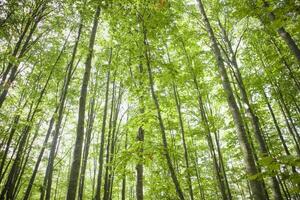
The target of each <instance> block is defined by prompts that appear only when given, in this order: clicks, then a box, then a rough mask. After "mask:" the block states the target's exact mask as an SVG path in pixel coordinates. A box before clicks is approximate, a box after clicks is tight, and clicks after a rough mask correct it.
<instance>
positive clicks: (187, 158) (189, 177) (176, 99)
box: [173, 83, 194, 200]
mask: <svg viewBox="0 0 300 200" xmlns="http://www.w3.org/2000/svg"><path fill="white" fill-rule="evenodd" d="M173 93H174V98H175V103H176V108H177V114H178V119H179V126H180V131H181V139H182V144H183V150H184V160H185V167H186V171H187V174H186V178H187V182H188V186H189V194H190V199H191V200H193V199H194V194H193V187H192V180H191V173H190V170H191V169H190V164H189V154H188V148H187V145H186V140H185V130H184V126H183V119H182V113H181V103H180V96H179V93H178V91H177V87H176V85H175V83H173Z"/></svg>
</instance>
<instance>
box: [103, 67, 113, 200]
mask: <svg viewBox="0 0 300 200" xmlns="http://www.w3.org/2000/svg"><path fill="white" fill-rule="evenodd" d="M115 75H116V73H114V76H113V89H112V97H111V108H110V117H109V125H108V134H107V144H106V166H105V176H104V186H103V189H104V194H103V200H106V199H109V198H108V194H109V185H108V182H109V180H108V176H109V169H110V168H109V165H111V163H110V153H111V152H110V146H111V145H112V143H113V142H112V132H113V130H112V129H113V128H112V127H113V116H114V109H115V103H116V102H115V93H116V92H115V91H116V90H115V89H116V83H115V79H116V76H115Z"/></svg>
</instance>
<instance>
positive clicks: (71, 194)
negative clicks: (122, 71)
mask: <svg viewBox="0 0 300 200" xmlns="http://www.w3.org/2000/svg"><path fill="white" fill-rule="evenodd" d="M99 16H100V6H98V7H97V8H96V13H95V16H94V22H93V28H92V32H91V36H90V41H89V52H88V56H87V59H86V63H85V72H84V75H83V80H82V85H81V91H80V99H79V113H78V123H77V129H76V141H75V148H74V152H73V161H72V165H71V172H70V177H69V183H68V192H67V198H66V199H67V200H75V198H76V194H77V186H78V178H79V171H80V164H81V156H82V146H83V139H84V121H85V105H86V97H87V89H88V84H89V79H90V73H91V68H92V58H93V49H94V43H95V38H96V32H97V27H98V21H99Z"/></svg>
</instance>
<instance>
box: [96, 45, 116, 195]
mask: <svg viewBox="0 0 300 200" xmlns="http://www.w3.org/2000/svg"><path fill="white" fill-rule="evenodd" d="M111 58H112V49H111V50H110V58H109V64H111ZM109 83H110V69H108V72H107V81H106V91H105V103H104V110H103V118H102V127H101V139H100V140H101V141H100V151H99V159H98V162H99V163H98V165H99V167H98V175H97V186H96V194H95V197H94V200H100V198H101V183H102V171H103V157H104V139H105V126H106V118H107V107H108V97H109Z"/></svg>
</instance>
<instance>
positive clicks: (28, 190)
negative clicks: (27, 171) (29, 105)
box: [23, 111, 56, 200]
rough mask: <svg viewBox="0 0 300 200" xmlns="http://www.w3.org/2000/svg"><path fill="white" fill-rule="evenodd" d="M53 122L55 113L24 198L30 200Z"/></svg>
mask: <svg viewBox="0 0 300 200" xmlns="http://www.w3.org/2000/svg"><path fill="white" fill-rule="evenodd" d="M54 113H56V111H55V112H54ZM53 124H54V115H53V116H52V117H51V119H50V122H49V127H48V130H47V133H46V136H45V139H44V142H43V146H42V149H41V151H40V154H39V156H38V159H37V161H36V163H35V167H34V169H33V172H32V175H31V177H30V180H29V183H28V186H27V189H26V191H25V195H24V197H23V200H28V199H29V197H30V192H31V189H32V186H33V183H34V180H35V177H36V174H37V171H38V169H39V166H40V163H41V160H42V158H43V155H44V151H45V148H46V145H47V143H48V139H49V137H50V134H51V131H52V127H53Z"/></svg>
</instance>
